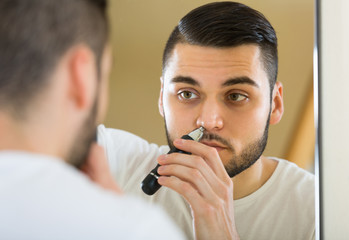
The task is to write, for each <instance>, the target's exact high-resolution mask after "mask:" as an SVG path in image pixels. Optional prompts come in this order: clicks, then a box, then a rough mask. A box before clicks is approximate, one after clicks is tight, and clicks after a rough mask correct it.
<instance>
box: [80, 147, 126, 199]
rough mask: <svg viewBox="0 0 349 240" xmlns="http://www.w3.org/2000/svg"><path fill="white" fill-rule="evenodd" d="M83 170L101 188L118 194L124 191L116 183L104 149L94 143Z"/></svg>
mask: <svg viewBox="0 0 349 240" xmlns="http://www.w3.org/2000/svg"><path fill="white" fill-rule="evenodd" d="M81 170H82V171H83V172H84V173H85V174H86V175H87V176H88V177H89V178H90V179H91V180H92V181H93V182H95V183H97V184H98V185H100V186H101V187H103V188H105V189H107V190H112V191H114V192H116V193H118V194H121V193H122V191H121V189H120V188H119V186H118V185H117V184H116V182H115V181H114V179H113V177H112V175H111V173H110V170H109V166H108V161H107V158H106V156H105V153H104V149H103V147H101V146H99V145H98V144H97V143H93V144H92V145H91V148H90V152H89V155H88V157H87V161H86V163H85V164H84V165H83V166H82V167H81Z"/></svg>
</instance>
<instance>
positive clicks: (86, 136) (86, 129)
mask: <svg viewBox="0 0 349 240" xmlns="http://www.w3.org/2000/svg"><path fill="white" fill-rule="evenodd" d="M96 118H97V98H96V100H95V102H94V105H93V107H92V109H91V112H90V114H89V116H87V118H86V120H85V122H84V123H83V124H82V126H81V128H80V130H79V131H78V134H77V136H76V137H75V139H74V141H73V143H75V144H73V146H72V147H71V149H70V151H69V154H68V158H67V161H68V163H69V164H71V165H73V166H75V167H76V168H80V167H81V166H82V165H84V164H85V162H86V160H87V157H88V154H89V152H90V148H91V144H92V143H93V142H96V141H97V124H96Z"/></svg>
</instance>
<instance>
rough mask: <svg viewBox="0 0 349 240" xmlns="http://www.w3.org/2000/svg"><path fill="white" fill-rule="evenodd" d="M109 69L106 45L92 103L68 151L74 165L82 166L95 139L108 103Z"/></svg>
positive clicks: (70, 160)
mask: <svg viewBox="0 0 349 240" xmlns="http://www.w3.org/2000/svg"><path fill="white" fill-rule="evenodd" d="M110 69H111V49H110V48H109V47H106V49H105V51H104V53H103V56H102V59H101V66H100V74H99V76H98V79H96V81H97V82H98V83H97V89H96V97H95V101H94V104H93V106H92V108H91V111H90V113H89V114H88V116H87V118H86V119H85V121H84V123H83V124H82V126H81V128H80V130H79V132H78V136H77V137H76V141H75V145H74V146H73V147H72V149H71V151H70V157H69V158H68V161H69V163H71V164H72V165H74V166H76V167H80V166H82V165H83V164H84V163H85V161H86V158H87V156H88V153H89V150H90V146H91V144H92V143H93V142H95V141H96V140H97V132H96V128H97V125H98V124H99V123H101V121H102V120H103V119H104V116H105V113H106V109H107V103H108V86H109V85H108V82H109V81H108V80H109V73H110Z"/></svg>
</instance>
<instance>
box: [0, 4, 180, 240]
mask: <svg viewBox="0 0 349 240" xmlns="http://www.w3.org/2000/svg"><path fill="white" fill-rule="evenodd" d="M0 36H1V38H0V52H1V54H0V192H1V194H0V213H1V214H0V238H1V239H163V238H166V239H181V234H180V232H178V230H177V229H176V228H175V227H174V226H173V225H172V224H171V222H170V220H169V219H168V218H167V217H166V216H165V215H164V214H163V213H162V212H161V211H159V209H157V208H154V207H151V206H148V205H146V204H144V203H143V202H140V201H138V200H136V199H133V198H129V197H125V196H122V195H121V194H120V191H119V190H118V187H117V186H116V184H115V183H114V182H112V181H110V179H108V178H107V177H103V178H99V177H98V174H97V173H98V172H99V171H103V169H105V168H107V166H105V165H103V164H102V165H101V164H100V162H99V161H101V160H103V158H105V156H104V150H103V149H101V147H98V146H97V145H96V144H95V143H94V142H95V138H96V126H97V122H100V120H101V119H102V118H103V116H104V112H105V106H106V97H105V96H106V92H107V78H108V74H109V69H110V61H111V59H110V58H111V56H110V55H111V54H110V49H109V47H108V44H107V42H108V26H107V17H106V2H105V1H101V0H100V1H97V0H95V1H93V0H60V1H56V0H30V1H23V0H3V1H1V3H0ZM86 160H87V162H86ZM104 161H106V160H104ZM101 163H103V161H101ZM80 167H81V168H82V169H84V171H85V172H86V173H88V174H89V176H90V178H91V179H93V180H95V181H96V182H98V183H100V184H101V185H102V186H104V187H106V188H108V189H109V190H105V189H103V188H102V187H100V186H98V185H97V184H95V183H93V182H92V181H91V180H90V179H89V178H88V177H87V176H86V175H85V174H84V173H83V172H81V171H80V170H79V168H80ZM95 167H98V168H95ZM112 191H114V192H112ZM115 192H119V194H117V193H115Z"/></svg>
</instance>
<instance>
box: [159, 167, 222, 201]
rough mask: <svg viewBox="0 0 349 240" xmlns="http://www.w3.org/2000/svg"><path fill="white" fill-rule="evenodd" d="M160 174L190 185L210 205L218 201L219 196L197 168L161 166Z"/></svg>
mask: <svg viewBox="0 0 349 240" xmlns="http://www.w3.org/2000/svg"><path fill="white" fill-rule="evenodd" d="M158 173H159V174H161V175H164V176H174V177H176V178H178V179H180V180H181V181H183V182H187V183H189V184H190V185H191V186H192V187H193V188H194V189H195V190H196V191H197V192H198V193H199V194H200V195H201V196H202V197H203V198H205V199H206V200H207V201H208V202H210V203H215V202H217V201H218V199H217V195H216V194H215V192H214V191H213V189H212V186H211V185H210V184H209V183H208V181H207V179H206V178H205V177H204V176H203V175H202V173H201V172H200V171H199V170H198V169H195V168H190V167H187V166H183V165H177V164H170V165H164V166H160V167H159V169H158Z"/></svg>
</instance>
